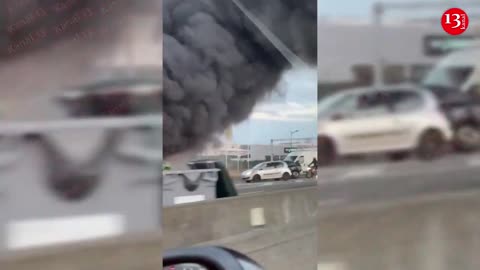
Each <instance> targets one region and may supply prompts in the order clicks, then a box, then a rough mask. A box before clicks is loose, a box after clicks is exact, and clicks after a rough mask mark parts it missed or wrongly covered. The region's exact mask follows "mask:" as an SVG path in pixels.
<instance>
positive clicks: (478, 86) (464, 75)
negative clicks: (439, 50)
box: [422, 45, 480, 96]
mask: <svg viewBox="0 0 480 270" xmlns="http://www.w3.org/2000/svg"><path fill="white" fill-rule="evenodd" d="M422 85H430V86H432V85H433V86H438V87H443V88H449V89H457V90H459V91H461V92H465V93H470V94H473V95H477V96H480V46H478V45H476V46H472V47H470V48H466V49H463V50H459V51H454V52H451V53H449V54H448V55H447V56H445V57H444V58H443V59H441V60H440V61H439V62H438V63H437V64H436V65H435V66H434V68H433V69H432V70H431V71H430V72H429V73H428V74H427V76H426V77H425V78H424V79H423V80H422Z"/></svg>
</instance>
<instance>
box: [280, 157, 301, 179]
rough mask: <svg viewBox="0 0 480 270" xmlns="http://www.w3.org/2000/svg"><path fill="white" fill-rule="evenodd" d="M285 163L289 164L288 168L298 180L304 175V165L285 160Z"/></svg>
mask: <svg viewBox="0 0 480 270" xmlns="http://www.w3.org/2000/svg"><path fill="white" fill-rule="evenodd" d="M284 162H285V163H287V165H288V168H289V169H290V171H291V172H292V177H293V178H298V177H299V176H300V175H301V174H302V165H301V164H300V163H299V162H293V161H287V160H284Z"/></svg>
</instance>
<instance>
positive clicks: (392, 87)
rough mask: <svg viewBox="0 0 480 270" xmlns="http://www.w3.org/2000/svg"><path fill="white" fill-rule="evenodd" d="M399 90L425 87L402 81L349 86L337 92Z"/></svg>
mask: <svg viewBox="0 0 480 270" xmlns="http://www.w3.org/2000/svg"><path fill="white" fill-rule="evenodd" d="M398 90H402V91H422V90H423V89H422V88H421V87H420V86H418V85H415V84H412V83H402V84H392V85H384V86H381V87H375V86H369V87H356V88H348V89H345V90H342V91H340V92H338V93H336V94H362V93H368V92H390V91H398Z"/></svg>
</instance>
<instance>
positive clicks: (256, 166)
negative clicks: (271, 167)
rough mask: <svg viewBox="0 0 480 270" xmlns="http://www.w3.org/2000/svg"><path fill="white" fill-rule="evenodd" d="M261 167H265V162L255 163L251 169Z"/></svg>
mask: <svg viewBox="0 0 480 270" xmlns="http://www.w3.org/2000/svg"><path fill="white" fill-rule="evenodd" d="M263 167H265V163H259V164H257V165H255V166H254V167H253V168H252V169H254V170H258V169H260V168H263Z"/></svg>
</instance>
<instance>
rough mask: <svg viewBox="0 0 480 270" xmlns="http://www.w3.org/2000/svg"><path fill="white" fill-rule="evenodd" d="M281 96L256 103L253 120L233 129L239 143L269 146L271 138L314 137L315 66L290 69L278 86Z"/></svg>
mask: <svg viewBox="0 0 480 270" xmlns="http://www.w3.org/2000/svg"><path fill="white" fill-rule="evenodd" d="M279 91H280V92H281V94H279V95H273V96H271V97H270V98H268V99H266V100H264V101H263V102H260V103H258V104H257V107H256V108H255V110H254V112H253V113H252V114H251V115H250V118H249V119H248V120H247V121H244V122H243V123H241V124H239V125H237V126H234V128H233V141H234V143H239V144H270V140H271V139H289V138H290V131H293V130H299V132H297V133H295V135H294V137H297V138H310V137H312V138H314V137H315V136H316V133H317V126H316V123H317V117H316V115H317V71H316V67H311V68H305V69H299V70H290V71H288V72H286V73H285V74H284V76H283V80H282V81H281V82H280V84H279Z"/></svg>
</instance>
